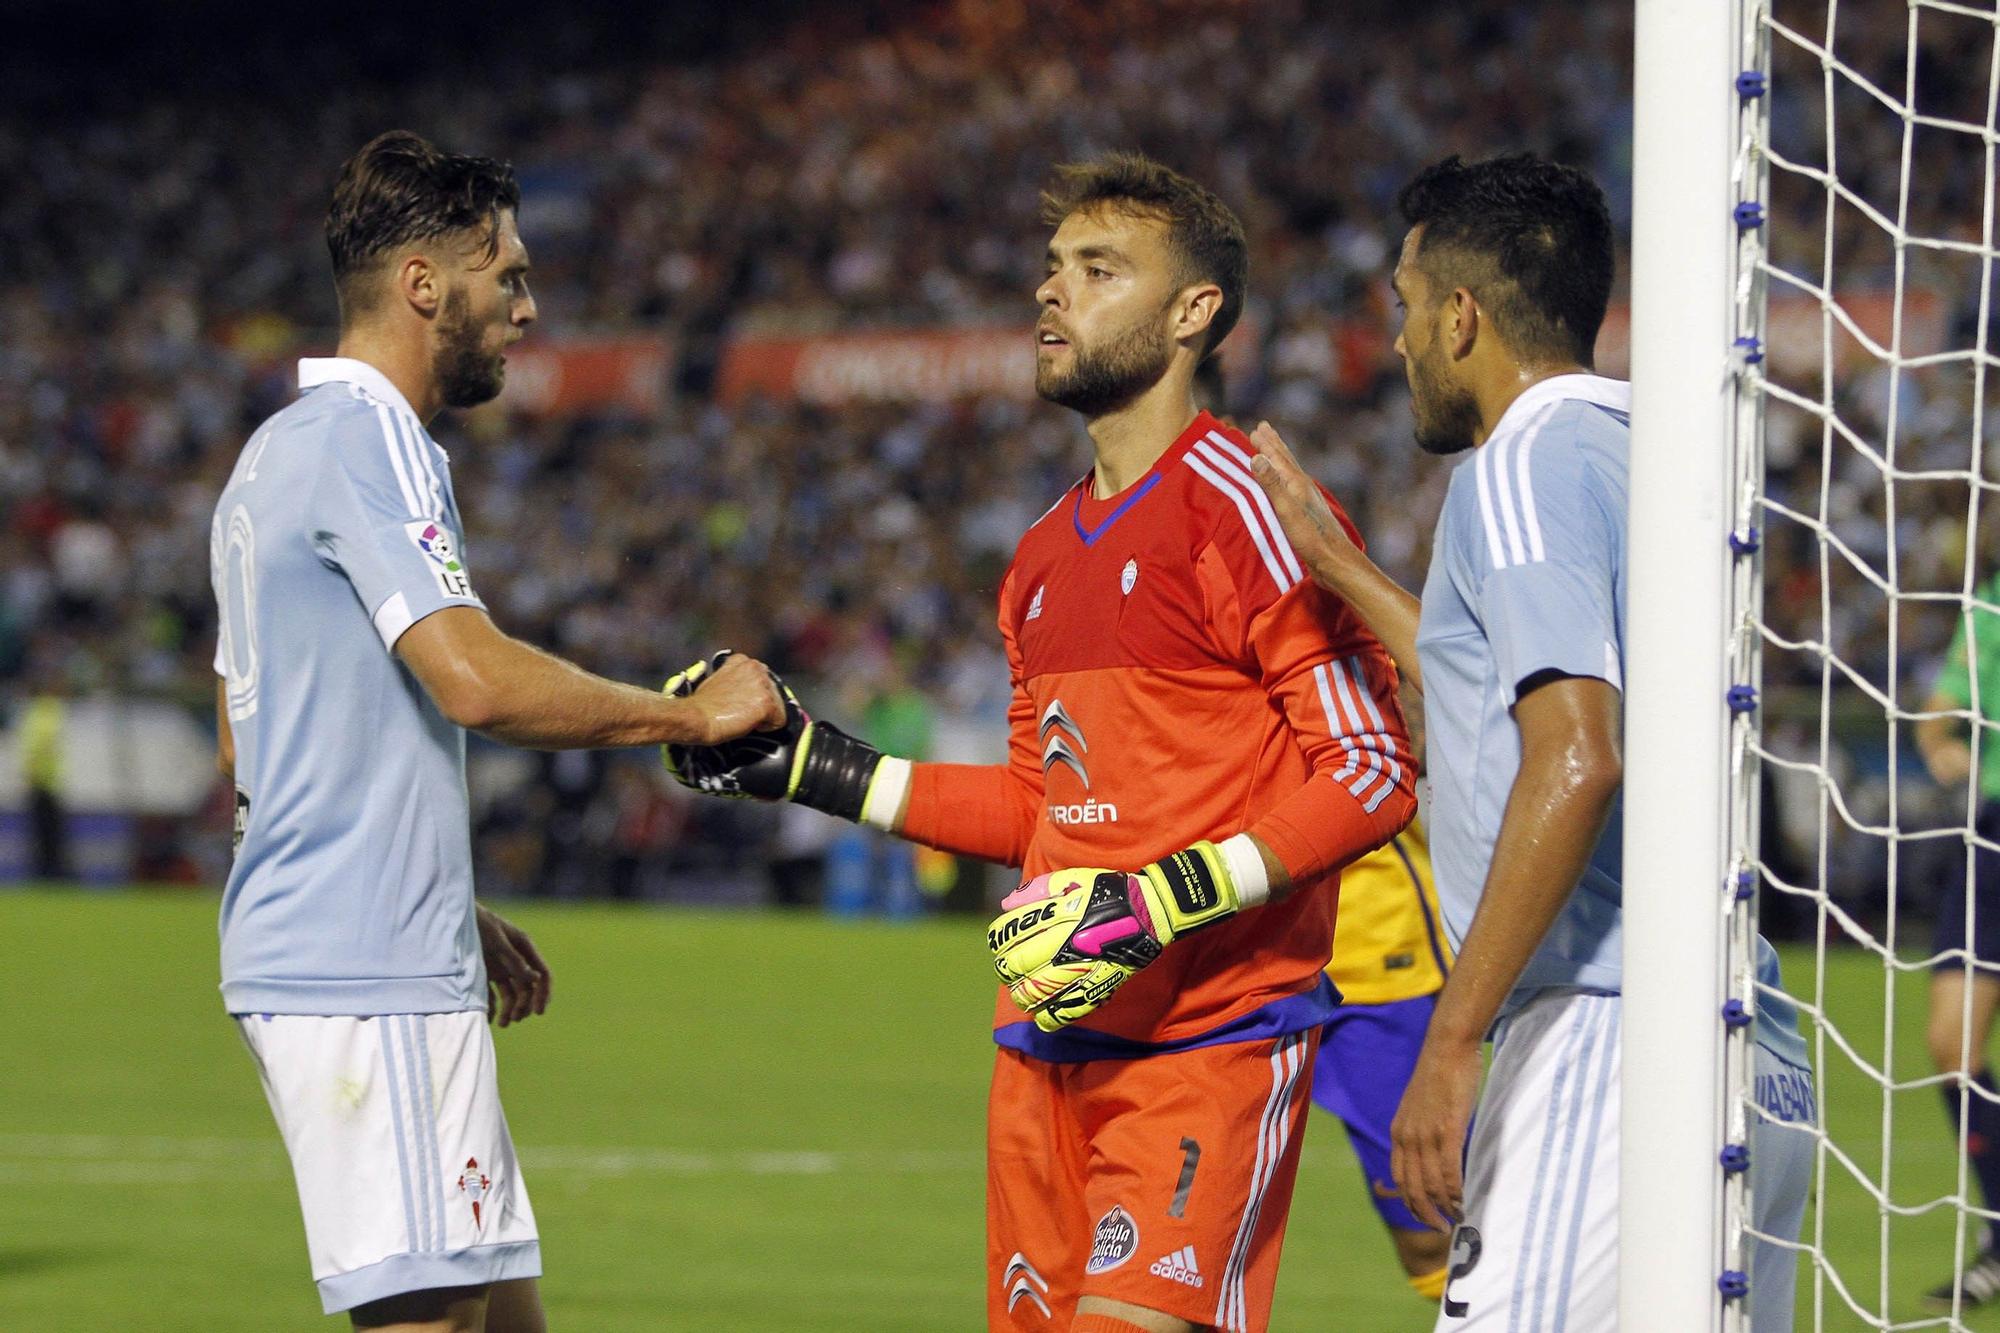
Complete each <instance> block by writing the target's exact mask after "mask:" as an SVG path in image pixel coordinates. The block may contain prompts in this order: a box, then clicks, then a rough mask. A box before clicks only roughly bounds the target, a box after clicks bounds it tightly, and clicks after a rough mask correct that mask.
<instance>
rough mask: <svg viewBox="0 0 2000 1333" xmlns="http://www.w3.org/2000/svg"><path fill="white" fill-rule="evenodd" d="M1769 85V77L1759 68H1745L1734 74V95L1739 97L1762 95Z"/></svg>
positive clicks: (1746, 97)
mask: <svg viewBox="0 0 2000 1333" xmlns="http://www.w3.org/2000/svg"><path fill="white" fill-rule="evenodd" d="M1770 86H1771V80H1770V78H1769V77H1768V76H1767V75H1766V74H1765V73H1764V71H1763V70H1761V69H1746V70H1744V71H1743V72H1742V73H1741V74H1738V75H1737V76H1736V95H1737V96H1738V97H1741V98H1745V99H1748V98H1752V97H1762V96H1763V95H1764V93H1765V91H1766V90H1767V89H1768V88H1770Z"/></svg>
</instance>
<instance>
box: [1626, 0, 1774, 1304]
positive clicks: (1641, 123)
mask: <svg viewBox="0 0 2000 1333" xmlns="http://www.w3.org/2000/svg"><path fill="white" fill-rule="evenodd" d="M1743 32H1744V16H1743V13H1742V0H1638V4H1637V13H1636V24H1635V39H1636V48H1637V49H1636V60H1635V67H1634V125H1633V191H1632V263H1631V289H1632V343H1631V375H1632V459H1631V508H1630V518H1631V529H1630V538H1629V560H1630V568H1629V570H1628V571H1627V574H1628V584H1627V597H1628V603H1627V605H1628V607H1629V611H1628V630H1627V635H1628V638H1627V642H1626V645H1625V684H1626V696H1625V697H1626V707H1625V727H1626V731H1625V811H1626V816H1625V870H1624V882H1625V936H1624V974H1625V1006H1624V1036H1623V1042H1624V1049H1623V1071H1624V1072H1623V1087H1622V1104H1623V1116H1622V1122H1621V1125H1620V1134H1619V1142H1620V1163H1619V1167H1620V1175H1621V1192H1620V1199H1619V1245H1620V1270H1619V1319H1620V1328H1621V1329H1623V1330H1625V1333H1649V1331H1651V1330H1660V1331H1661V1333H1703V1331H1704V1330H1720V1329H1743V1328H1748V1326H1749V1325H1748V1320H1747V1316H1746V1314H1745V1313H1744V1307H1745V1302H1744V1301H1743V1300H1742V1299H1741V1298H1740V1296H1741V1292H1740V1279H1741V1276H1742V1274H1743V1272H1744V1270H1745V1268H1746V1264H1745V1262H1744V1255H1743V1245H1744V1239H1743V1236H1742V1233H1741V1220H1742V1218H1743V1217H1744V1216H1745V1215H1746V1212H1745V1210H1746V1204H1747V1201H1746V1199H1745V1198H1744V1192H1745V1189H1746V1187H1747V1181H1746V1179H1745V1175H1744V1173H1742V1172H1741V1171H1740V1170H1738V1171H1731V1170H1725V1167H1724V1165H1723V1163H1724V1156H1725V1149H1726V1148H1727V1147H1729V1146H1730V1145H1731V1144H1737V1145H1741V1144H1742V1143H1743V1142H1744V1131H1745V1126H1744V1124H1743V1119H1742V1115H1741V1113H1740V1110H1739V1111H1729V1110H1726V1108H1727V1107H1731V1106H1736V1105H1737V1104H1738V1103H1739V1102H1740V1098H1737V1097H1731V1096H1727V1095H1726V1094H1727V1093H1729V1092H1731V1091H1732V1090H1734V1089H1736V1088H1740V1086H1741V1082H1740V1080H1742V1079H1743V1078H1744V1076H1745V1074H1746V1072H1747V1044H1746V1043H1747V1038H1746V1036H1745V1035H1744V1027H1743V1024H1742V1022H1741V1017H1740V1016H1741V1015H1742V1014H1743V1013H1745V1012H1747V1008H1748V1006H1751V1005H1754V997H1753V996H1752V995H1750V994H1749V993H1748V990H1747V989H1746V988H1745V987H1744V986H1743V985H1742V982H1743V981H1744V979H1745V978H1744V973H1745V968H1744V966H1743V960H1742V958H1741V957H1737V958H1735V959H1734V960H1732V957H1731V955H1732V953H1739V954H1740V950H1735V949H1732V948H1731V947H1730V945H1729V943H1728V937H1729V934H1730V932H1727V931H1725V929H1724V927H1725V924H1726V922H1727V919H1728V918H1729V917H1730V916H1731V915H1732V914H1734V913H1738V912H1740V911H1742V909H1741V908H1740V907H1739V905H1738V900H1737V894H1736V886H1737V875H1736V867H1735V866H1734V865H1732V846H1731V843H1732V841H1733V840H1734V839H1735V838H1736V837H1740V836H1742V834H1743V833H1744V830H1743V829H1742V828H1741V827H1740V825H1741V822H1742V817H1741V815H1740V814H1739V813H1738V810H1739V808H1740V806H1741V804H1742V803H1741V802H1740V801H1739V800H1738V799H1736V798H1737V797H1738V796H1739V795H1740V793H1739V792H1738V791H1737V790H1736V789H1735V783H1733V782H1732V780H1731V767H1732V766H1731V764H1730V762H1729V758H1730V755H1731V753H1732V748H1733V747H1735V746H1737V738H1736V737H1735V735H1734V733H1735V731H1736V730H1737V729H1738V728H1739V727H1740V726H1741V725H1742V723H1741V722H1740V721H1738V720H1736V719H1741V718H1744V717H1746V716H1747V715H1748V714H1749V711H1750V710H1752V709H1753V707H1754V705H1753V703H1752V698H1753V696H1750V695H1747V694H1745V693H1744V692H1743V691H1742V689H1741V688H1739V687H1744V686H1749V687H1752V688H1754V686H1755V683H1756V682H1755V680H1754V679H1752V678H1749V677H1748V676H1746V674H1745V667H1744V664H1743V663H1742V662H1740V661H1739V660H1737V659H1738V653H1737V651H1736V646H1737V638H1738V624H1737V623H1736V621H1735V619H1734V617H1735V615H1736V608H1735V605H1734V604H1735V602H1736V600H1737V599H1738V597H1740V595H1741V594H1742V591H1743V588H1744V587H1745V586H1747V585H1748V584H1749V582H1750V581H1749V580H1748V579H1747V578H1746V577H1744V571H1743V566H1744V563H1745V559H1746V556H1750V553H1748V552H1743V551H1740V550H1739V549H1738V547H1733V546H1732V544H1731V541H1730V536H1731V532H1732V528H1733V527H1734V522H1733V520H1734V519H1735V515H1733V514H1732V512H1731V507H1732V497H1733V494H1734V488H1733V487H1732V485H1731V476H1732V469H1733V466H1734V458H1735V447H1736V441H1737V433H1738V430H1739V428H1740V427H1741V426H1742V425H1743V424H1744V423H1745V421H1746V420H1748V421H1754V414H1746V413H1744V412H1743V411H1742V410H1741V406H1740V403H1739V386H1738V384H1737V372H1738V370H1739V369H1740V367H1741V366H1742V364H1743V358H1744V356H1745V354H1746V350H1748V349H1747V348H1746V347H1739V346H1738V345H1737V343H1736V339H1737V338H1739V337H1742V336H1746V335H1745V334H1744V333H1743V332H1742V326H1743V320H1744V316H1745V314H1746V307H1747V306H1748V305H1749V303H1750V301H1751V299H1752V298H1753V297H1754V295H1755V293H1756V291H1757V290H1758V289H1757V288H1756V286H1755V284H1754V283H1749V282H1745V281H1744V280H1743V275H1741V274H1739V272H1738V262H1737V261H1738V247H1739V244H1740V242H1739V236H1740V235H1741V233H1742V231H1743V229H1744V228H1745V227H1747V226H1750V225H1754V218H1753V215H1751V214H1748V213H1747V212H1746V213H1739V212H1738V209H1739V206H1740V205H1743V204H1745V203H1756V202H1757V201H1758V200H1759V197H1760V196H1759V193H1758V175H1757V170H1756V167H1755V164H1753V163H1750V162H1749V161H1747V160H1746V157H1745V155H1744V152H1743V143H1744V136H1743V133H1742V125H1741V124H1740V119H1741V117H1742V115H1743V114H1744V108H1745V106H1746V104H1747V103H1748V102H1749V101H1750V100H1751V99H1750V98H1749V97H1746V93H1748V94H1752V95H1754V93H1755V87H1754V85H1751V84H1744V85H1742V86H1739V83H1738V76H1739V75H1740V74H1741V73H1743V71H1744V68H1745V66H1744V65H1743V63H1742V60H1743V48H1744V41H1743V37H1742V33H1743ZM1740 545H1743V543H1739V546H1740ZM1750 558H1752V559H1754V556H1750ZM1732 690H1735V691H1736V692H1735V693H1733V694H1732ZM1736 753H1738V754H1739V755H1740V754H1741V750H1740V747H1739V748H1736ZM1749 808H1750V810H1752V811H1754V810H1755V803H1754V801H1753V802H1751V803H1750V806H1749ZM1732 1001H1733V1002H1735V1003H1736V1004H1737V1005H1739V1006H1741V1007H1739V1008H1735V1009H1729V1008H1728V1006H1729V1005H1730V1004H1731V1003H1732ZM1725 1012H1728V1013H1729V1014H1731V1015H1735V1016H1737V1021H1736V1022H1735V1023H1734V1024H1733V1025H1732V1024H1731V1023H1730V1022H1729V1021H1727V1020H1726V1019H1725Z"/></svg>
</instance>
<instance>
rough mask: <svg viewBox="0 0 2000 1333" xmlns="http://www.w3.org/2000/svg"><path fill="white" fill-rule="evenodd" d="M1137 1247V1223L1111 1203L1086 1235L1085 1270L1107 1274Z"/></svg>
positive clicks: (1133, 1252) (1136, 1250) (1130, 1215)
mask: <svg viewBox="0 0 2000 1333" xmlns="http://www.w3.org/2000/svg"><path fill="white" fill-rule="evenodd" d="M1138 1250H1139V1224H1138V1223H1137V1222H1135V1221H1133V1220H1132V1214H1130V1213H1128V1212H1126V1211H1125V1210H1124V1209H1123V1208H1122V1207H1120V1206H1118V1205H1116V1204H1113V1205H1112V1208H1111V1211H1110V1212H1108V1213H1106V1214H1105V1215H1104V1216H1102V1217H1100V1218H1098V1219H1097V1231H1096V1233H1095V1234H1094V1235H1092V1236H1091V1238H1090V1260H1089V1262H1087V1263H1085V1264H1084V1266H1083V1271H1084V1272H1086V1273H1108V1272H1110V1271H1111V1270H1112V1269H1114V1268H1116V1267H1118V1265H1120V1264H1122V1263H1124V1262H1125V1261H1126V1260H1127V1259H1130V1258H1131V1257H1132V1256H1133V1255H1134V1254H1136V1253H1138Z"/></svg>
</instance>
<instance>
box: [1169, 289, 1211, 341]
mask: <svg viewBox="0 0 2000 1333" xmlns="http://www.w3.org/2000/svg"><path fill="white" fill-rule="evenodd" d="M1174 308H1175V312H1176V313H1175V316H1174V337H1175V338H1176V339H1177V340H1178V341H1180V342H1184V343H1192V342H1196V341H1198V340H1199V339H1200V338H1201V337H1202V335H1203V334H1205V333H1207V332H1208V326H1209V325H1210V324H1213V323H1214V322H1215V317H1216V316H1217V315H1218V314H1220V313H1222V288H1220V287H1218V286H1216V285H1215V284H1214V283H1212V282H1202V283H1197V284H1195V285H1194V286H1192V287H1183V288H1182V289H1181V294H1180V297H1179V299H1178V300H1177V301H1176V302H1175V307H1174Z"/></svg>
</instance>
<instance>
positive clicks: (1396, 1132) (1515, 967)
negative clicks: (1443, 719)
mask: <svg viewBox="0 0 2000 1333" xmlns="http://www.w3.org/2000/svg"><path fill="white" fill-rule="evenodd" d="M1622 707H1623V697H1622V696H1621V695H1620V694H1619V692H1618V690H1617V688H1616V687H1615V686H1613V685H1611V684H1610V683H1609V682H1607V681H1602V680H1598V679H1596V678H1594V677H1589V676H1556V677H1553V678H1552V679H1550V680H1548V682H1547V683H1545V684H1542V685H1541V686H1540V687H1539V688H1534V689H1531V690H1527V691H1524V692H1523V693H1522V694H1521V695H1520V697H1519V699H1518V700H1517V702H1516V703H1515V705H1514V718H1515V721H1516V722H1517V723H1518V724H1519V725H1520V728H1521V768H1520V772H1519V773H1518V774H1517V775H1516V777H1515V779H1514V786H1513V789H1512V790H1511V791H1510V792H1509V793H1508V796H1507V808H1506V810H1505V812H1504V813H1503V814H1502V815H1501V820H1500V834H1499V837H1498V839H1497V840H1496V841H1495V843H1494V847H1493V861H1492V865H1491V867H1490V868H1489V869H1488V871H1487V875H1486V887H1485V891H1484V892H1483V893H1482V894H1481V896H1480V899H1479V910H1478V911H1477V912H1475V913H1474V914H1473V918H1472V925H1471V927H1470V928H1469V929H1468V930H1467V931H1466V934H1465V944H1464V946H1463V947H1462V948H1460V949H1459V951H1458V961H1457V962H1456V963H1454V964H1453V966H1452V970H1451V976H1450V977H1449V978H1448V979H1447V980H1446V981H1445V986H1444V990H1443V991H1441V992H1440V993H1439V994H1438V1002H1437V1008H1436V1009H1435V1010H1434V1011H1433V1012H1432V1014H1431V1022H1430V1028H1429V1031H1428V1032H1427V1033H1426V1034H1425V1036H1424V1045H1423V1050H1422V1052H1421V1054H1419V1055H1418V1057H1417V1067H1416V1069H1415V1071H1414V1072H1413V1073H1412V1074H1411V1076H1410V1082H1409V1085H1408V1087H1407V1088H1406V1089H1405V1091H1404V1093H1403V1102H1402V1105H1401V1107H1400V1108H1399V1109H1398V1110H1397V1112H1396V1119H1395V1123H1394V1124H1393V1125H1392V1126H1391V1128H1390V1132H1389V1138H1390V1164H1391V1170H1392V1173H1393V1174H1394V1176H1395V1179H1396V1184H1397V1186H1398V1187H1399V1188H1400V1189H1401V1190H1402V1191H1403V1198H1404V1200H1405V1201H1406V1202H1407V1203H1408V1204H1409V1206H1410V1211H1411V1212H1413V1213H1415V1214H1416V1215H1417V1217H1418V1218H1419V1219H1421V1220H1422V1221H1424V1222H1425V1223H1427V1224H1428V1225H1431V1226H1434V1227H1438V1228H1439V1229H1441V1230H1442V1229H1445V1228H1446V1227H1448V1226H1449V1224H1450V1222H1451V1221H1453V1220H1455V1219H1456V1218H1458V1217H1459V1216H1460V1213H1461V1206H1462V1203H1463V1200H1464V1182H1463V1180H1462V1178H1461V1173H1460V1167H1461V1164H1462V1160H1463V1155H1464V1152H1465V1133H1466V1128H1467V1126H1468V1125H1469V1124H1470V1123H1471V1120H1472V1106H1473V1102H1474V1101H1475V1100H1476V1099H1477V1097H1478V1094H1479V1047H1480V1043H1481V1042H1483V1041H1484V1040H1485V1039H1486V1033H1487V1030H1488V1029H1490V1028H1491V1027H1492V1026H1493V1020H1494V1018H1495V1017H1496V1016H1497V1015H1498V1014H1499V1012H1500V1006H1501V1005H1502V1004H1504V1003H1505V1002H1506V999H1507V996H1508V994H1509V993H1510V992H1512V990H1513V989H1514V985H1515V983H1516V982H1517V981H1519V980H1520V976H1521V971H1522V969H1523V968H1525V967H1526V966H1527V965H1528V959H1529V958H1530V957H1532V956H1533V954H1534V952H1535V950H1536V949H1537V948H1538V947H1539V946H1540V945H1541V942H1542V937H1543V936H1545V935H1547V934H1548V931H1549V927H1550V925H1551V924H1553V923H1554V921H1555V919H1556V917H1557V916H1558V915H1559V914H1560V913H1561V911H1562V908H1563V904H1564V903H1566V902H1568V901H1569V896H1570V893H1571V892H1572V891H1573V890H1574V889H1575V888H1576V883H1577V881H1578V880H1579V879H1581V878H1582V876H1583V871H1584V867H1585V866H1586V865H1588V864H1589V861H1590V856H1591V852H1592V851H1593V850H1594V849H1595V848H1596V846H1597V840H1598V838H1599V837H1600V836H1601V835H1602V834H1603V832H1604V823H1605V820H1606V819H1607V818H1608V817H1609V815H1610V812H1611V803H1612V800H1613V798H1614V797H1615V796H1616V795H1617V793H1618V787H1619V783H1620V782H1621V781H1622V780H1623V777H1624V768H1623V759H1622V758H1621V754H1620V748H1621V744H1620V729H1621V724H1622V723H1621V719H1622V711H1621V710H1622Z"/></svg>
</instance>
